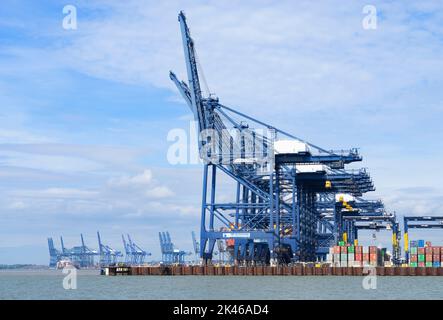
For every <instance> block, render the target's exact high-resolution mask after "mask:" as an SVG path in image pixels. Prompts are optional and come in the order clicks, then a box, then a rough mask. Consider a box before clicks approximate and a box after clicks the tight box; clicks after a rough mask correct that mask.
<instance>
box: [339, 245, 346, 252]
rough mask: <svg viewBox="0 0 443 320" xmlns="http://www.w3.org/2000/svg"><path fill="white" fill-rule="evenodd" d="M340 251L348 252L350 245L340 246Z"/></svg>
mask: <svg viewBox="0 0 443 320" xmlns="http://www.w3.org/2000/svg"><path fill="white" fill-rule="evenodd" d="M340 253H348V247H345V246H343V247H340Z"/></svg>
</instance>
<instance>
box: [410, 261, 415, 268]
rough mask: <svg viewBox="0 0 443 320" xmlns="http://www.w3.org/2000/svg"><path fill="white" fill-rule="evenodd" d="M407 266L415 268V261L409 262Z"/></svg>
mask: <svg viewBox="0 0 443 320" xmlns="http://www.w3.org/2000/svg"><path fill="white" fill-rule="evenodd" d="M409 266H410V267H413V268H417V262H410V263H409Z"/></svg>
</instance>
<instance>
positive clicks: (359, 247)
mask: <svg viewBox="0 0 443 320" xmlns="http://www.w3.org/2000/svg"><path fill="white" fill-rule="evenodd" d="M362 252H363V247H362V246H356V247H355V253H362Z"/></svg>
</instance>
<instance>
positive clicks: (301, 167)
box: [295, 164, 326, 173]
mask: <svg viewBox="0 0 443 320" xmlns="http://www.w3.org/2000/svg"><path fill="white" fill-rule="evenodd" d="M295 169H296V170H297V172H298V173H316V172H326V166H325V165H322V164H297V165H295Z"/></svg>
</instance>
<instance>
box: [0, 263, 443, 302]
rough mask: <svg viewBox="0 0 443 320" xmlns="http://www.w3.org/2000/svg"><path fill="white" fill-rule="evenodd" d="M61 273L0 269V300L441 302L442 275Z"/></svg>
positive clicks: (442, 297)
mask: <svg viewBox="0 0 443 320" xmlns="http://www.w3.org/2000/svg"><path fill="white" fill-rule="evenodd" d="M64 276H65V275H64V274H63V273H62V272H61V271H55V270H48V271H0V299H346V300H348V299H443V277H378V278H377V289H376V290H365V289H363V286H362V279H363V278H362V277H272V276H267V277H241V276H236V277H229V276H223V277H198V276H189V277H165V276H163V277H155V276H137V277H136V276H130V277H105V276H100V275H98V271H84V270H82V271H79V272H78V280H77V289H76V290H65V289H63V278H64Z"/></svg>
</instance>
